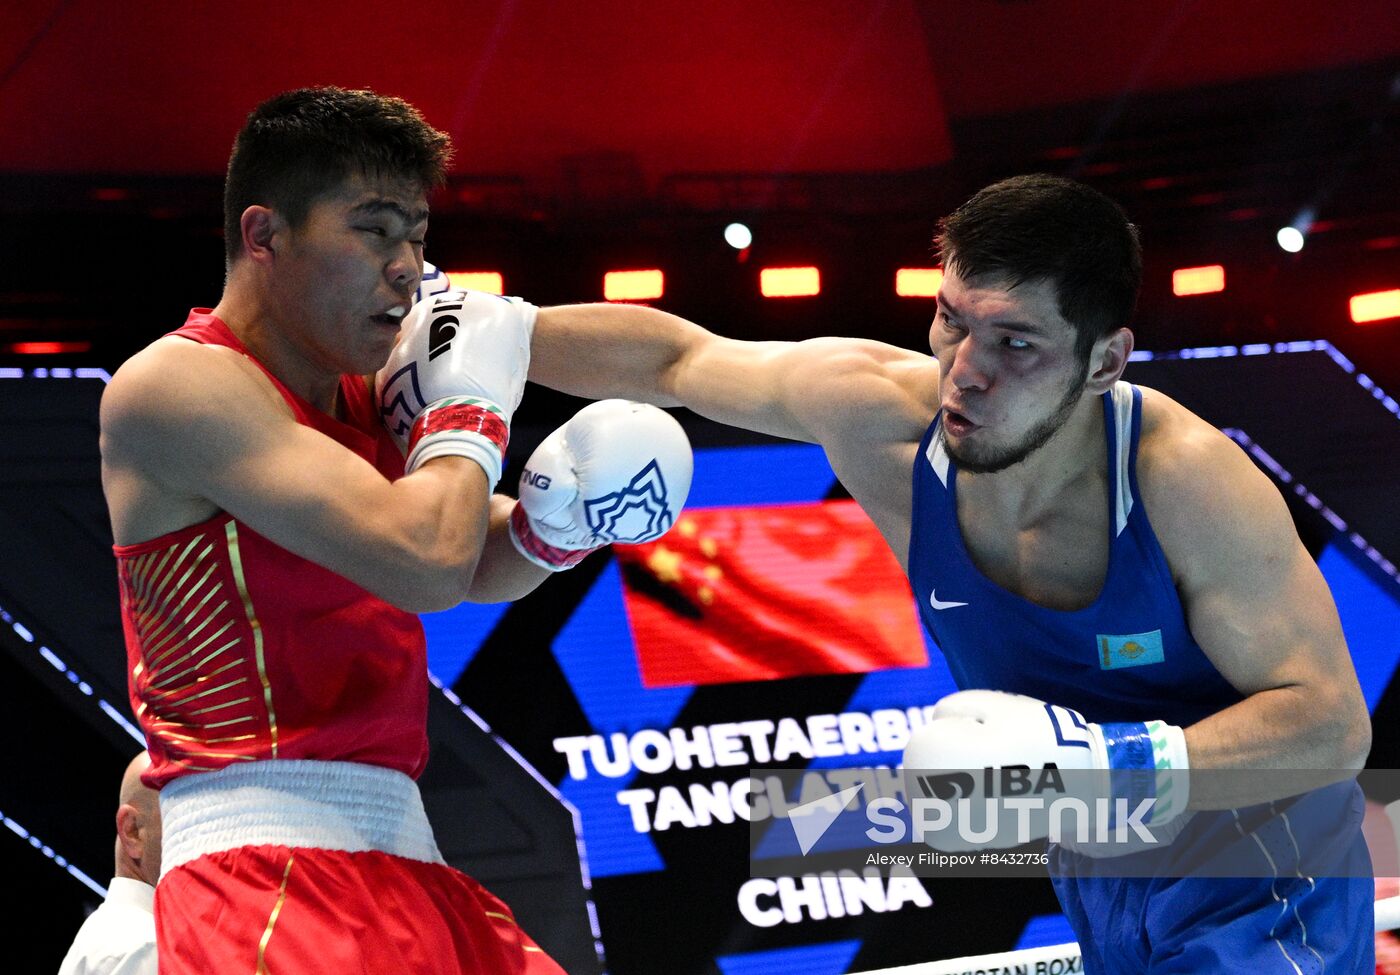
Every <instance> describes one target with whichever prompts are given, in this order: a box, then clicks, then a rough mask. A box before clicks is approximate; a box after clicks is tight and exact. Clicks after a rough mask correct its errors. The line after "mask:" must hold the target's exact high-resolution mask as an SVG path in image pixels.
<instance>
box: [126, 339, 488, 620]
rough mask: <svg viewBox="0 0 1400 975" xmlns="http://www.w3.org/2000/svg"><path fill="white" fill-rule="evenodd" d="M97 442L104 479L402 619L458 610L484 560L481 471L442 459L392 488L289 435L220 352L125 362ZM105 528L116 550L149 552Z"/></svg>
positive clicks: (311, 434)
mask: <svg viewBox="0 0 1400 975" xmlns="http://www.w3.org/2000/svg"><path fill="white" fill-rule="evenodd" d="M102 438H103V460H104V464H106V465H107V466H109V467H110V468H114V469H121V468H125V469H126V470H127V471H130V472H134V473H135V475H136V476H137V477H139V478H141V479H144V480H145V481H147V482H149V483H153V484H156V485H157V486H158V487H159V489H160V490H161V491H165V492H168V493H170V494H175V495H183V496H188V497H191V498H201V499H205V500H207V501H208V502H209V503H210V504H212V505H214V506H216V507H218V508H219V509H222V510H223V511H226V512H228V513H229V514H231V515H233V516H234V517H235V518H237V519H238V520H239V521H241V522H244V523H245V524H247V525H248V526H249V527H251V528H253V529H254V530H255V531H257V532H259V533H261V534H263V535H266V536H267V537H268V538H270V539H272V540H273V541H274V542H276V543H277V544H279V545H281V546H283V547H284V548H286V549H288V550H289V551H291V552H294V553H296V554H297V555H300V556H302V557H303V558H306V559H309V560H311V561H313V562H316V563H318V564H320V565H323V566H325V567H326V568H328V569H330V570H331V571H333V572H336V573H339V574H340V575H343V576H344V577H346V578H347V579H349V580H351V581H352V582H355V583H357V584H359V585H361V586H363V587H364V588H365V589H367V590H369V591H370V592H372V593H374V594H375V595H377V596H380V597H381V598H383V599H385V600H387V601H388V602H390V603H392V604H394V605H396V606H398V607H400V608H402V609H406V610H410V611H414V612H424V611H429V610H438V609H445V608H448V607H449V606H452V605H455V604H456V603H458V602H460V601H461V600H462V599H463V598H464V597H465V595H466V592H467V587H468V585H469V583H470V582H471V579H472V576H473V574H474V572H475V569H476V564H477V559H478V557H479V556H480V554H481V551H482V547H483V543H484V536H485V530H486V516H487V504H488V498H487V487H486V476H485V474H484V473H483V472H482V470H481V468H480V467H479V466H477V465H476V464H474V463H473V462H471V461H470V460H467V459H464V458H459V457H443V458H439V459H437V460H434V461H430V462H429V463H427V464H425V465H424V466H423V468H422V469H420V470H419V471H417V472H415V473H414V474H412V475H410V476H408V477H404V478H401V479H399V480H398V481H395V482H392V483H391V482H390V481H388V480H387V479H386V478H384V476H383V475H381V474H380V473H379V472H378V471H377V470H375V469H374V467H373V466H371V465H370V464H369V463H367V462H366V461H364V460H363V459H362V458H360V457H359V456H358V455H356V454H355V453H353V452H352V451H350V450H347V449H346V448H345V447H343V446H341V445H340V444H338V443H336V442H335V441H334V440H332V439H330V438H329V437H327V436H325V435H323V434H321V433H319V432H317V431H315V430H312V429H310V428H309V427H305V426H302V425H301V424H299V423H297V422H296V421H295V419H294V418H293V417H292V416H291V414H290V413H289V412H288V411H287V409H286V407H285V405H284V404H283V403H282V401H281V399H280V397H278V395H277V393H276V391H275V390H273V389H272V387H271V386H270V385H269V384H268V383H267V381H266V380H265V379H264V378H263V377H262V376H261V375H259V374H256V373H255V372H254V367H253V366H251V365H250V364H249V363H247V362H245V361H243V360H241V359H239V358H237V357H236V356H234V355H232V354H231V353H227V352H225V351H224V350H222V349H213V348H210V347H206V346H201V345H197V344H195V343H191V342H186V341H184V340H182V339H169V340H167V341H164V342H158V343H156V344H155V345H153V346H151V347H150V348H149V349H147V350H146V351H144V352H142V353H140V354H139V355H137V356H136V357H134V358H133V359H132V360H130V361H129V362H128V363H127V364H126V365H124V366H123V367H122V368H121V369H120V370H118V372H117V375H116V376H114V377H113V379H112V382H111V384H110V385H109V386H108V388H107V391H106V393H105V395H104V396H103V400H102ZM115 520H116V519H115V518H114V521H115ZM114 528H115V529H116V532H117V536H118V540H119V541H124V542H125V541H130V542H135V541H142V540H144V539H138V538H123V537H122V534H123V533H122V528H121V526H120V525H119V524H114Z"/></svg>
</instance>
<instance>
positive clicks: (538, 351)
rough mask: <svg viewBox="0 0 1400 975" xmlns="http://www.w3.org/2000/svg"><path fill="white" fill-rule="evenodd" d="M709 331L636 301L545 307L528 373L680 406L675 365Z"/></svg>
mask: <svg viewBox="0 0 1400 975" xmlns="http://www.w3.org/2000/svg"><path fill="white" fill-rule="evenodd" d="M708 334H709V333H707V332H705V330H704V329H702V328H700V327H699V326H698V325H694V324H692V323H691V322H688V321H686V320H685V319H683V318H677V317H676V316H675V315H668V314H666V313H665V312H661V311H657V310H656V309H654V308H645V307H638V306H635V305H604V304H593V305H565V306H561V307H557V308H541V309H540V312H539V315H538V317H537V318H536V321H535V331H534V337H533V339H532V341H531V343H530V355H531V358H530V379H531V381H532V382H537V383H540V384H542V385H545V386H549V387H550V388H551V389H557V390H560V391H562V392H565V393H571V394H572V395H574V396H582V397H585V398H587V399H608V398H612V397H617V398H621V399H630V400H637V401H639V402H645V403H653V404H655V405H657V406H677V405H680V403H679V402H678V401H677V400H676V398H675V396H674V390H672V389H671V388H670V383H671V377H672V371H673V369H674V367H675V365H676V363H677V362H678V361H679V360H680V359H681V358H682V357H683V356H684V355H685V354H686V352H687V350H688V349H689V348H690V347H691V346H692V345H693V344H694V343H696V342H698V341H700V340H702V339H703V338H704V337H705V336H707V335H708Z"/></svg>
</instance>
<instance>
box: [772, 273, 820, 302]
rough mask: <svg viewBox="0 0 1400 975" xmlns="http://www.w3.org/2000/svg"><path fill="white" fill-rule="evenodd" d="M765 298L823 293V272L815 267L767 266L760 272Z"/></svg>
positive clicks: (807, 295)
mask: <svg viewBox="0 0 1400 975" xmlns="http://www.w3.org/2000/svg"><path fill="white" fill-rule="evenodd" d="M758 288H759V290H760V291H761V292H763V297H765V298H805V297H810V296H811V295H816V294H821V290H822V276H821V272H820V271H818V270H817V269H816V268H814V267H765V268H764V269H763V270H761V271H759V272H758Z"/></svg>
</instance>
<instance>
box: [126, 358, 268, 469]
mask: <svg viewBox="0 0 1400 975" xmlns="http://www.w3.org/2000/svg"><path fill="white" fill-rule="evenodd" d="M264 413H267V414H270V415H277V414H278V413H280V414H282V415H283V416H290V411H289V410H288V408H287V407H286V405H285V401H284V400H283V399H282V397H281V396H280V395H279V394H278V392H277V390H276V388H275V387H274V386H273V385H272V383H271V382H270V381H269V380H268V379H267V377H266V376H265V375H264V374H263V373H262V371H261V370H260V369H259V368H258V367H257V366H256V365H255V364H254V363H253V362H252V361H250V360H249V359H248V358H247V357H246V356H244V355H243V354H241V353H239V352H237V351H236V350H234V349H231V348H228V347H226V346H219V345H202V344H200V343H198V342H191V341H189V340H187V339H183V338H179V337H176V336H166V337H164V338H161V339H157V340H156V341H155V342H152V343H151V344H150V345H148V346H146V348H144V349H142V350H141V351H140V352H138V353H137V354H136V355H134V356H132V357H131V358H130V359H128V360H127V361H126V362H125V363H123V364H122V366H121V368H120V369H118V370H117V372H116V374H115V375H114V376H113V377H112V381H111V382H110V383H109V384H108V386H107V389H106V390H105V391H104V393H103V396H102V409H101V424H102V432H103V436H104V439H112V438H115V443H114V445H116V444H118V443H122V442H127V441H133V440H134V441H138V442H139V441H141V440H143V439H145V438H147V437H150V436H170V435H172V434H174V435H177V436H178V435H180V432H181V431H182V430H184V429H186V428H188V429H189V432H190V433H191V434H197V433H198V432H199V430H198V429H197V427H198V426H199V425H201V424H208V423H210V422H214V423H218V422H219V421H220V420H221V419H223V420H227V421H229V422H246V421H248V420H249V419H255V418H257V417H258V416H259V415H260V414H264Z"/></svg>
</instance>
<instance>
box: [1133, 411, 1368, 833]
mask: <svg viewBox="0 0 1400 975" xmlns="http://www.w3.org/2000/svg"><path fill="white" fill-rule="evenodd" d="M1176 409H1180V408H1179V407H1177V408H1176ZM1182 412H1183V413H1184V411H1182ZM1186 426H1187V428H1188V432H1187V434H1186V436H1185V439H1184V441H1182V443H1183V445H1184V446H1183V448H1182V449H1178V450H1176V451H1173V454H1174V457H1173V459H1171V460H1170V461H1167V462H1165V463H1164V464H1156V465H1151V464H1149V465H1140V466H1139V471H1140V475H1139V476H1140V477H1143V475H1144V474H1149V475H1150V476H1147V477H1145V478H1143V481H1142V487H1143V491H1144V500H1145V503H1147V507H1148V511H1149V513H1150V515H1151V517H1152V521H1153V525H1154V527H1155V528H1156V530H1157V535H1158V538H1159V539H1160V540H1161V543H1162V547H1163V549H1164V550H1165V551H1166V553H1167V557H1168V562H1169V563H1170V564H1171V566H1172V569H1173V573H1174V574H1175V575H1176V577H1177V588H1178V590H1179V592H1180V594H1181V597H1182V602H1183V605H1184V608H1185V611H1186V618H1187V623H1188V625H1189V626H1190V628H1191V633H1192V635H1193V636H1194V637H1195V639H1196V642H1197V643H1198V644H1200V646H1201V648H1202V649H1203V650H1204V651H1205V653H1206V655H1207V657H1208V658H1209V659H1210V661H1211V662H1212V663H1213V664H1214V665H1215V667H1216V669H1217V670H1219V671H1220V673H1221V675H1222V676H1224V677H1225V679H1226V680H1228V681H1229V682H1230V683H1231V684H1232V685H1233V686H1234V687H1235V688H1236V689H1237V690H1239V691H1240V692H1241V693H1243V694H1246V695H1248V696H1247V697H1246V698H1245V700H1243V701H1241V702H1240V703H1238V704H1236V705H1233V706H1232V707H1229V708H1226V709H1224V710H1223V711H1220V712H1218V713H1216V714H1214V715H1211V716H1210V717H1208V718H1205V719H1203V720H1201V721H1199V722H1197V723H1196V724H1194V725H1191V726H1190V727H1188V728H1187V729H1186V745H1187V753H1188V755H1189V757H1190V763H1191V768H1192V769H1232V768H1236V769H1240V768H1243V769H1248V768H1258V769H1279V770H1286V769H1318V770H1333V773H1334V774H1331V775H1324V776H1322V777H1321V778H1319V777H1316V776H1313V777H1311V781H1310V782H1309V783H1307V784H1309V785H1311V786H1317V785H1321V784H1324V782H1325V781H1336V780H1340V779H1342V778H1345V777H1346V773H1347V772H1348V771H1350V770H1355V769H1358V768H1360V767H1361V765H1362V764H1363V763H1364V761H1365V758H1366V753H1367V752H1368V751H1369V749H1370V717H1369V714H1368V712H1367V709H1366V704H1365V700H1364V698H1363V697H1362V695H1361V689H1360V685H1359V684H1358V682H1357V679H1356V672H1355V670H1354V668H1353V667H1352V662H1351V657H1350V655H1349V653H1348V651H1347V646H1346V641H1345V639H1344V637H1343V635H1342V628H1341V623H1340V621H1339V619H1338V617H1337V610H1336V606H1335V605H1334V603H1333V601H1332V596H1331V593H1330V592H1329V591H1328V589H1327V584H1326V582H1325V581H1324V580H1323V578H1322V573H1321V572H1320V571H1319V570H1318V568H1317V565H1316V563H1315V562H1314V561H1313V560H1312V558H1311V557H1310V556H1309V555H1308V552H1307V550H1306V549H1305V548H1304V547H1303V544H1302V542H1301V541H1299V539H1298V534H1297V532H1296V530H1295V529H1294V526H1293V521H1292V518H1291V517H1290V515H1289V513H1288V509H1287V507H1286V505H1285V504H1284V502H1283V498H1282V497H1281V496H1280V495H1279V493H1278V491H1277V490H1276V489H1275V488H1274V486H1273V484H1272V483H1270V481H1269V480H1268V478H1266V477H1265V476H1264V475H1263V474H1262V473H1261V472H1260V471H1259V470H1258V469H1257V468H1255V466H1254V465H1253V463H1252V462H1251V461H1250V460H1249V459H1248V458H1247V457H1246V456H1245V455H1244V453H1243V451H1241V450H1240V449H1239V448H1238V447H1236V446H1235V444H1234V443H1233V442H1232V441H1230V440H1228V439H1227V438H1226V437H1225V436H1224V435H1223V434H1221V433H1219V432H1218V431H1216V430H1214V429H1213V428H1211V427H1209V426H1208V425H1206V424H1205V423H1204V422H1203V421H1200V420H1198V419H1197V418H1195V417H1190V418H1189V420H1188V421H1186ZM1302 785H1303V784H1302V783H1295V782H1294V781H1293V778H1291V777H1289V776H1286V775H1280V776H1278V777H1277V778H1275V779H1274V780H1273V781H1272V782H1271V783H1269V784H1267V785H1266V784H1265V783H1264V782H1263V781H1262V780H1261V778H1260V777H1248V776H1239V777H1230V776H1196V777H1193V778H1192V781H1191V805H1192V807H1194V808H1201V809H1223V808H1230V807H1235V806H1240V805H1246V804H1251V803H1257V802H1265V801H1269V800H1272V799H1278V798H1282V797H1283V796H1286V795H1291V794H1296V793H1297V792H1299V791H1302ZM1295 786H1297V787H1295ZM1269 791H1273V794H1267V793H1268V792H1269Z"/></svg>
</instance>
